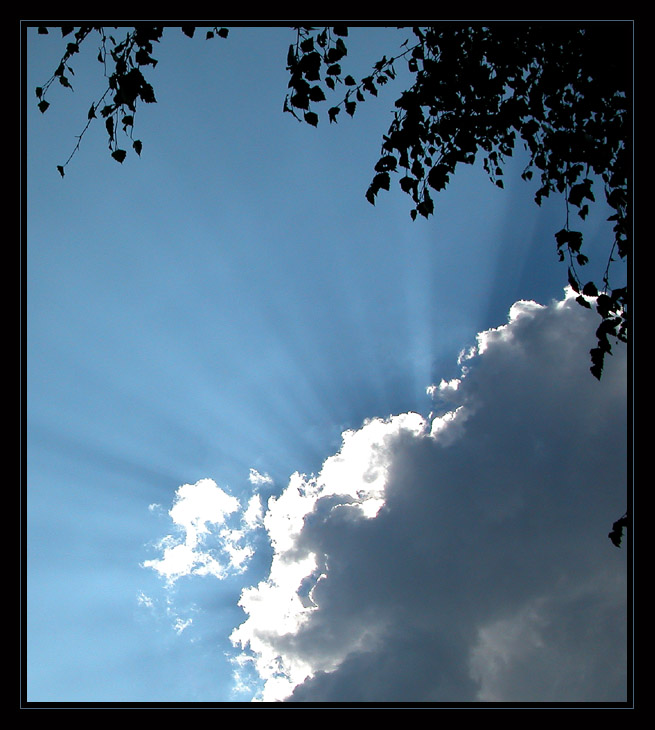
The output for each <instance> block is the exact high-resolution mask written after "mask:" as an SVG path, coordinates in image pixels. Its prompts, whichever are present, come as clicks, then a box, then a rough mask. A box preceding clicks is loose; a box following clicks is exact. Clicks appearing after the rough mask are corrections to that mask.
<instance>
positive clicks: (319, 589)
mask: <svg viewBox="0 0 655 730" xmlns="http://www.w3.org/2000/svg"><path fill="white" fill-rule="evenodd" d="M596 324H597V322H596V315H594V313H592V312H589V311H587V310H585V309H583V308H582V307H580V306H579V305H578V304H577V303H575V302H574V301H573V299H572V297H571V296H570V295H567V296H566V297H565V298H564V299H563V300H562V301H560V302H553V303H551V304H550V305H548V306H541V305H538V304H536V303H534V302H518V303H517V304H515V305H514V306H513V307H512V309H511V311H510V316H509V320H508V322H507V323H506V324H505V325H503V326H501V327H498V328H496V329H493V330H489V331H487V332H484V333H481V334H480V335H479V336H478V338H477V342H476V343H475V345H474V346H473V347H472V348H471V349H470V350H468V351H465V352H463V353H462V355H461V357H460V365H461V375H460V377H458V378H455V379H453V380H451V381H448V382H446V381H442V382H441V384H440V385H435V386H432V387H431V388H430V389H429V393H430V395H431V396H432V398H433V400H434V406H433V412H432V413H431V414H430V415H429V416H422V415H420V414H417V413H405V414H400V415H396V416H393V417H389V418H386V419H372V420H370V421H367V422H366V423H364V425H363V426H362V427H361V428H360V429H357V430H352V431H347V432H345V433H344V434H343V442H342V445H341V448H340V450H339V452H338V453H337V454H335V455H333V456H331V457H329V458H328V459H326V461H325V463H324V464H323V467H322V469H321V471H320V472H319V473H318V474H317V475H312V476H307V475H302V474H298V473H296V474H294V475H292V477H291V479H290V481H289V484H288V486H287V487H286V488H285V489H284V490H283V491H282V492H281V494H280V495H279V496H278V497H274V498H271V499H270V500H269V502H268V508H267V510H266V513H265V515H264V516H263V525H264V527H265V529H266V531H267V533H268V536H269V539H270V543H271V546H272V548H273V558H272V562H271V567H270V573H269V575H268V577H267V578H266V579H265V580H262V581H261V582H260V583H259V584H258V585H256V586H252V587H250V588H247V589H245V590H244V591H243V593H242V596H241V601H240V605H241V607H242V608H243V610H244V611H245V614H246V616H247V618H246V619H245V620H244V622H243V623H242V624H241V625H240V626H238V627H237V628H236V629H235V630H234V632H233V634H232V637H231V638H232V641H233V643H234V645H235V647H237V649H238V650H239V651H240V656H239V658H238V661H239V663H240V666H244V665H245V664H246V663H250V664H251V666H252V667H253V669H254V670H255V672H256V674H257V676H258V678H259V679H260V680H261V687H262V690H261V693H260V694H259V695H258V699H261V700H265V701H278V700H279V701H282V700H288V701H316V702H346V701H349V702H379V701H382V702H408V701H418V702H475V701H509V702H522V701H537V702H539V701H544V702H545V701H621V700H624V699H625V698H626V650H625V647H626V564H625V555H626V553H625V551H624V550H617V549H616V548H615V547H614V546H613V545H612V544H611V543H610V541H609V540H608V539H607V532H608V530H609V528H610V527H611V524H612V522H613V521H614V520H615V519H616V518H617V517H618V516H620V515H621V514H622V513H623V511H624V510H625V506H626V503H625V500H626V460H627V444H626V426H627V424H626V401H627V398H626V358H625V352H624V351H622V350H621V349H620V348H618V347H617V348H616V352H615V354H614V355H613V356H612V357H610V358H608V361H607V363H606V366H605V373H604V376H603V379H602V381H601V382H600V383H599V382H598V381H596V379H594V378H593V377H592V376H591V375H590V373H589V370H588V367H589V363H588V359H589V358H588V351H589V349H590V348H591V347H593V346H594V344H595V340H594V329H595V326H596ZM254 512H255V510H253V514H254ZM184 524H185V525H187V528H186V529H187V534H189V530H190V531H191V534H193V535H198V534H199V526H198V522H197V520H195V521H194V520H191V521H190V522H189V520H185V523H184ZM189 525H190V526H189ZM186 544H187V543H182V545H186ZM171 547H173V546H171ZM178 547H180V544H178ZM185 559H186V557H185V556H184V555H182V554H180V560H181V561H184V560H185ZM153 567H154V566H153Z"/></svg>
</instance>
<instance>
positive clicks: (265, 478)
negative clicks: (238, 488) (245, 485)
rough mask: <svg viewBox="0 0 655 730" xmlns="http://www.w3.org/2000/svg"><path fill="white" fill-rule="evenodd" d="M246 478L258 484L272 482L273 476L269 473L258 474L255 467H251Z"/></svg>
mask: <svg viewBox="0 0 655 730" xmlns="http://www.w3.org/2000/svg"><path fill="white" fill-rule="evenodd" d="M248 480H249V481H250V483H251V484H254V485H255V486H260V485H262V484H273V478H272V477H271V476H270V475H269V474H266V473H264V474H260V473H259V472H258V471H257V469H253V468H251V469H250V474H249V475H248Z"/></svg>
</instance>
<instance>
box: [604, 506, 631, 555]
mask: <svg viewBox="0 0 655 730" xmlns="http://www.w3.org/2000/svg"><path fill="white" fill-rule="evenodd" d="M624 527H625V528H626V529H627V528H628V513H627V512H626V513H625V514H624V515H623V517H620V518H619V519H618V520H617V521H616V522H615V523H614V524H613V525H612V531H611V532H610V533H609V534H608V535H607V537H609V539H610V540H611V541H612V543H613V544H614V545H616V547H621V540H622V539H623V528H624Z"/></svg>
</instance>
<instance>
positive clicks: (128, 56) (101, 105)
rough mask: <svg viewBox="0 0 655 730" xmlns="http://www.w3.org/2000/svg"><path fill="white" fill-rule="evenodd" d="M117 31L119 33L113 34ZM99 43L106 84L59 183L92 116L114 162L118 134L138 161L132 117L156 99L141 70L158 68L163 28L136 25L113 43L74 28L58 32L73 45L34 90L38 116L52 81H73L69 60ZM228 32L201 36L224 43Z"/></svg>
mask: <svg viewBox="0 0 655 730" xmlns="http://www.w3.org/2000/svg"><path fill="white" fill-rule="evenodd" d="M114 30H119V28H114ZM181 30H182V32H183V33H184V34H185V35H186V36H188V37H189V38H193V36H194V34H195V30H196V28H195V26H189V25H184V26H181ZM38 32H39V33H40V34H47V33H48V28H47V27H45V26H41V27H39V29H38ZM94 32H95V33H97V34H98V35H99V37H100V46H99V49H98V55H97V60H98V61H99V63H101V64H102V66H103V73H104V77H105V79H107V88H106V89H105V90H104V92H103V94H102V95H101V96H100V97H99V99H98V100H96V101H94V102H93V103H92V104H91V107H90V108H89V111H88V113H87V122H86V125H85V127H84V128H83V129H82V132H81V133H80V134H79V135H78V137H77V144H76V145H75V147H74V148H73V151H72V152H71V154H70V155H69V157H68V159H67V160H66V162H65V163H64V164H63V165H58V166H57V170H58V171H59V174H60V175H61V176H62V177H64V173H65V168H66V166H67V165H68V163H69V162H70V161H71V159H72V158H73V156H74V155H75V153H76V152H77V151H78V150H79V148H80V144H81V142H82V138H83V137H84V135H85V133H86V131H87V130H88V128H89V126H90V125H91V122H92V121H93V120H94V119H96V118H97V114H96V112H98V113H99V114H100V117H101V118H103V119H104V120H105V129H106V130H107V135H108V139H109V151H110V154H111V156H112V158H113V159H115V160H116V161H117V162H121V163H122V162H123V160H124V159H125V157H126V156H127V151H126V150H125V149H123V148H122V147H120V146H119V132H120V131H121V128H122V132H123V134H124V135H125V136H127V138H128V139H129V141H130V142H131V146H132V149H133V150H134V151H135V152H136V153H137V155H141V150H142V149H143V143H142V142H141V140H140V139H134V137H133V130H134V120H135V115H136V112H137V104H138V102H143V103H145V104H154V103H155V102H156V101H157V99H156V98H155V92H154V89H153V88H152V86H151V84H149V83H148V82H147V81H146V78H145V76H144V74H143V69H144V68H145V67H147V66H152V67H153V68H154V67H155V66H156V65H157V59H156V58H153V56H152V53H153V50H154V46H153V44H154V43H159V42H160V41H161V38H162V35H163V33H164V28H163V27H162V26H151V25H139V26H137V27H134V28H130V29H128V31H127V32H126V33H125V36H124V37H123V38H122V39H120V40H116V38H115V37H114V35H113V34H110V35H107V34H106V32H105V28H104V27H101V26H82V27H80V28H78V29H77V30H75V28H74V27H73V26H61V35H62V37H66V36H68V35H69V34H70V33H74V35H73V38H74V40H73V41H70V42H68V44H67V46H66V51H65V53H64V55H63V57H62V59H61V61H60V62H59V65H58V66H57V69H56V70H55V72H54V74H53V75H52V76H51V77H50V79H48V81H47V82H46V83H45V84H44V85H43V86H39V87H37V89H36V95H37V97H38V99H39V103H38V107H39V110H40V111H41V112H42V113H44V112H45V111H46V110H47V109H48V107H49V106H50V103H49V102H48V101H47V100H46V98H45V97H46V94H47V92H48V90H49V89H50V87H51V85H52V83H53V82H54V81H55V79H57V80H58V81H59V83H60V84H61V85H62V86H65V87H67V88H70V89H72V88H73V87H72V85H71V82H70V76H74V71H73V68H72V66H71V59H72V57H73V56H74V55H75V54H77V53H79V52H80V46H81V45H82V43H83V42H84V41H85V40H87V38H88V37H89V36H90V35H91V34H92V33H94ZM228 33H229V31H228V29H227V28H219V27H214V28H211V29H207V30H206V35H205V37H206V38H207V39H210V38H213V37H214V36H218V37H220V38H227V36H228Z"/></svg>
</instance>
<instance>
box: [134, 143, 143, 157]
mask: <svg viewBox="0 0 655 730" xmlns="http://www.w3.org/2000/svg"><path fill="white" fill-rule="evenodd" d="M132 147H133V148H134V151H135V152H136V153H137V155H139V157H141V150H142V149H143V145H142V144H141V140H140V139H135V140H134V142H132Z"/></svg>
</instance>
